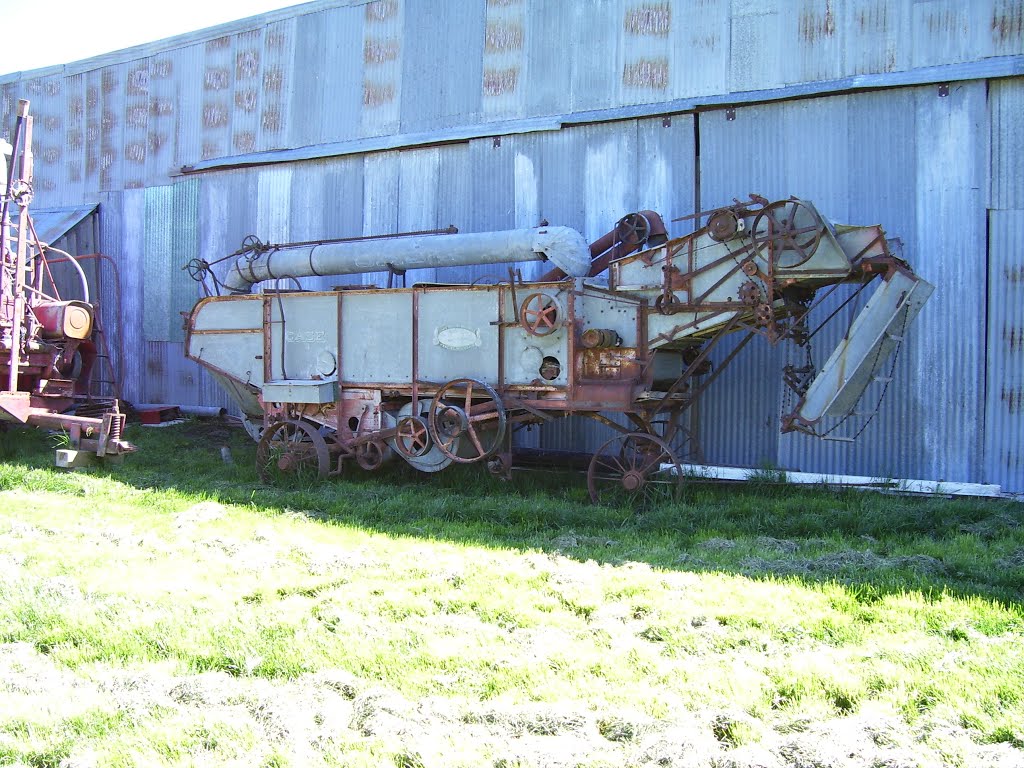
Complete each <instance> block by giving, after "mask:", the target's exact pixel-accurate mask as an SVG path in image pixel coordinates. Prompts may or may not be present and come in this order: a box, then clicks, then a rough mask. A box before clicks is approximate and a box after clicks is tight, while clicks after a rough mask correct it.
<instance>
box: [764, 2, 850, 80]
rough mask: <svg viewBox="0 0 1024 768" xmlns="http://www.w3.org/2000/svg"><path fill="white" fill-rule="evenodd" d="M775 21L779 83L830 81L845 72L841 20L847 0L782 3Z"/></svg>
mask: <svg viewBox="0 0 1024 768" xmlns="http://www.w3.org/2000/svg"><path fill="white" fill-rule="evenodd" d="M786 6H788V7H786V8H785V10H784V11H783V14H784V15H783V16H781V17H780V19H779V25H780V30H779V31H780V35H779V38H778V41H777V45H778V48H779V50H780V51H785V52H786V55H785V56H783V57H782V59H781V61H782V82H783V83H806V82H809V81H812V80H834V79H836V78H839V77H842V75H843V73H844V72H845V71H846V61H845V58H846V57H845V54H846V51H845V45H844V42H845V41H844V39H843V36H842V32H843V28H842V19H844V18H846V17H847V16H848V13H849V11H848V8H847V0H826V2H825V3H822V2H820V0H796V2H789V3H786Z"/></svg>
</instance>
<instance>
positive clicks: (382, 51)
mask: <svg viewBox="0 0 1024 768" xmlns="http://www.w3.org/2000/svg"><path fill="white" fill-rule="evenodd" d="M400 52H401V48H400V47H399V45H398V40H397V39H396V38H393V37H387V38H375V37H368V38H366V40H365V41H364V42H363V61H365V62H366V63H367V64H383V63H384V62H387V61H395V60H396V59H397V58H398V54H399V53H400Z"/></svg>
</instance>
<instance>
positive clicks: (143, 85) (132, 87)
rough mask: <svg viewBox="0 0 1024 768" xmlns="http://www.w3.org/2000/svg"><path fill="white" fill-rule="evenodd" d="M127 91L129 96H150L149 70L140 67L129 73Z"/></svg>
mask: <svg viewBox="0 0 1024 768" xmlns="http://www.w3.org/2000/svg"><path fill="white" fill-rule="evenodd" d="M125 91H126V92H127V94H128V95H129V96H146V95H148V94H149V69H147V68H146V67H140V68H139V69H133V70H132V71H131V72H129V73H128V83H127V85H126V86H125Z"/></svg>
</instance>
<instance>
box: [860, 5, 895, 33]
mask: <svg viewBox="0 0 1024 768" xmlns="http://www.w3.org/2000/svg"><path fill="white" fill-rule="evenodd" d="M854 18H856V20H857V26H858V27H859V28H860V30H861V31H862V32H885V31H886V30H887V29H888V28H889V4H888V3H887V2H882V3H876V4H875V5H873V6H871V7H870V8H866V9H861V10H859V11H857V15H856V16H855V17H854Z"/></svg>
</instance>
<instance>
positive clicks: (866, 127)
mask: <svg viewBox="0 0 1024 768" xmlns="http://www.w3.org/2000/svg"><path fill="white" fill-rule="evenodd" d="M820 101H821V102H823V103H829V102H831V101H833V100H832V99H824V100H820ZM916 103H917V95H916V93H915V91H913V90H911V89H907V90H903V91H889V92H886V93H874V94H861V95H858V96H851V97H848V98H847V99H846V105H847V106H846V108H845V109H844V110H843V120H842V121H838V122H829V121H828V119H827V115H824V114H821V115H820V118H821V119H819V120H817V121H816V122H815V123H814V128H816V130H817V131H819V132H821V133H822V134H830V135H832V136H839V137H840V138H841V139H842V141H843V144H844V148H843V154H844V157H845V163H846V165H847V166H848V168H849V176H848V178H845V179H844V178H841V177H836V176H832V175H831V174H832V173H833V172H834V171H832V172H830V173H829V174H827V175H828V176H829V178H827V179H825V183H827V184H830V185H832V186H833V189H832V190H831V191H830V194H829V195H826V196H825V197H822V198H821V199H820V200H819V199H818V198H810V199H812V200H813V201H814V202H816V203H819V204H820V208H821V211H822V213H824V214H825V215H826V216H830V217H831V218H832V219H833V220H834V221H837V222H840V223H847V222H848V223H853V224H875V223H878V224H881V225H882V226H883V227H884V228H885V230H886V233H887V234H888V236H889V237H890V238H900V239H901V240H902V241H903V242H904V243H905V244H906V248H905V256H906V258H907V259H908V261H910V263H911V264H912V265H913V266H914V268H915V269H916V270H917V271H918V272H919V273H920V274H922V275H923V276H924V277H926V278H928V279H929V280H930V279H932V273H933V272H934V271H935V268H934V261H933V258H934V255H932V254H928V255H922V254H920V253H919V252H918V250H919V249H918V248H917V245H916V244H917V223H916V218H917V207H916V191H917V157H916V153H915V152H914V151H913V146H914V143H913V140H912V139H910V140H909V143H910V146H909V147H908V138H907V137H913V136H914V135H915V133H916V125H917V119H916V112H917V107H916ZM814 132H815V131H814V130H809V131H808V133H809V134H810V135H811V136H813V134H814ZM805 140H806V138H805ZM812 152H814V153H815V154H817V152H818V149H817V148H814V149H813V150H812ZM810 167H811V168H812V169H813V167H814V166H813V164H811V166H810ZM819 191H823V190H816V191H815V192H816V193H817V192H819ZM809 197H810V196H809ZM829 197H831V198H833V199H828V198H829ZM836 197H838V198H840V199H839V200H836V199H834V198H836ZM833 206H835V210H833ZM852 290H853V289H852V287H847V288H841V289H839V290H837V291H836V295H835V296H834V298H833V299H832V300H830V301H828V302H826V304H825V305H824V306H823V307H822V308H821V310H820V311H818V312H816V313H815V316H814V317H812V323H813V322H820V321H821V320H823V319H824V318H825V317H827V316H828V315H829V314H830V312H831V311H832V310H833V308H835V307H837V306H838V305H839V303H840V302H841V301H842V300H843V299H844V298H846V297H847V296H849V295H850V293H851V292H852ZM866 300H867V294H864V295H862V297H861V298H860V299H857V300H855V301H854V302H853V303H852V304H851V305H850V306H849V307H848V308H847V309H845V310H843V312H842V314H841V315H839V316H837V317H836V319H835V323H834V324H833V325H832V326H831V327H827V328H826V329H824V330H823V331H822V332H821V333H820V334H819V336H818V337H816V338H815V341H814V343H813V345H812V346H813V348H814V352H815V353H814V356H813V357H814V360H815V362H816V363H817V364H818V365H820V364H822V363H823V362H824V361H825V360H826V359H827V356H828V354H829V353H830V351H831V349H834V348H835V346H836V345H837V344H838V343H839V340H840V338H841V336H842V334H843V333H844V331H845V329H846V328H847V327H848V326H849V324H850V322H852V320H853V318H854V317H855V316H856V314H857V312H859V310H860V308H862V307H863V306H864V303H865V301H866ZM933 300H937V299H933ZM922 322H923V321H922V318H921V317H919V318H918V320H917V323H918V324H920V323H922ZM929 332H931V331H930V330H929V329H924V330H922V328H921V327H920V325H915V327H914V328H913V329H912V330H911V332H910V334H909V335H908V340H907V343H906V345H905V347H904V348H903V349H902V350H901V352H900V356H899V358H898V362H897V368H896V371H895V374H894V375H895V380H894V381H893V382H892V384H890V385H889V387H888V391H887V392H886V396H885V398H884V399H883V401H882V403H881V410H880V412H879V413H878V415H876V416H875V417H874V418H873V420H872V422H871V424H870V425H869V426H868V428H867V429H866V430H865V431H864V433H863V434H862V435H861V437H860V439H858V440H857V442H856V443H853V444H846V443H837V442H828V441H821V440H817V439H815V438H812V437H808V436H805V435H799V434H791V435H780V437H779V457H780V458H779V464H780V466H783V467H786V468H789V469H803V470H808V471H821V472H832V473H855V474H865V475H892V474H899V472H897V467H900V468H902V469H901V472H902V473H903V474H904V475H906V474H908V473H910V474H913V472H911V470H910V469H909V468H908V467H909V466H910V465H912V463H913V461H914V456H915V453H916V451H917V446H918V443H919V441H920V439H921V430H922V424H923V423H924V421H925V420H926V419H927V413H926V412H923V411H922V409H921V408H920V407H918V405H917V404H918V403H919V402H920V396H921V391H922V386H923V385H922V382H920V381H917V380H916V379H915V376H916V374H915V373H914V371H913V369H912V360H913V354H912V350H913V349H914V347H915V345H916V344H917V340H918V338H919V335H920V334H921V333H929ZM788 354H789V358H788V359H789V360H791V361H796V360H797V359H798V355H797V354H796V352H795V351H790V352H789V353H788ZM886 370H888V368H886ZM879 394H880V392H879V388H878V387H877V385H876V387H875V388H874V389H872V390H870V391H869V392H868V393H867V394H866V395H865V397H864V399H863V405H862V408H863V409H864V410H869V411H870V410H873V409H874V408H875V406H876V404H877V400H878V396H879ZM784 397H785V395H784ZM782 410H783V411H784V412H788V410H791V404H790V405H789V406H788V407H784V408H783V409H782ZM863 424H864V419H863V418H860V419H854V420H851V421H850V422H847V423H846V424H844V425H843V426H841V427H839V428H837V429H836V432H835V433H834V435H835V436H844V435H845V436H851V435H852V434H854V433H856V431H857V430H858V429H859V428H860V427H861V426H863ZM829 426H832V425H829Z"/></svg>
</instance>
